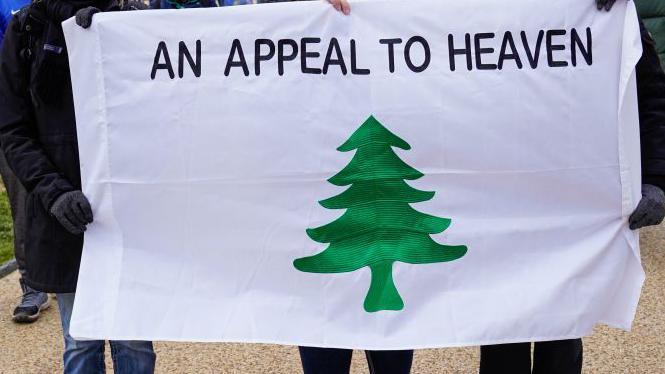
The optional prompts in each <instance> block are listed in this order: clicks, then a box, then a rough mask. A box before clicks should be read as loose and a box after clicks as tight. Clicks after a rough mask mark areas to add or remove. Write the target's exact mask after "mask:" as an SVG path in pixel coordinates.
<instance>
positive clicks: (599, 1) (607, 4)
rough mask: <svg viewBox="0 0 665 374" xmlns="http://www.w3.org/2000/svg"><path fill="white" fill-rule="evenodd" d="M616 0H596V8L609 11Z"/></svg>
mask: <svg viewBox="0 0 665 374" xmlns="http://www.w3.org/2000/svg"><path fill="white" fill-rule="evenodd" d="M616 2H617V1H616V0H596V6H598V10H603V9H605V10H607V11H608V12H609V10H610V9H612V7H613V6H614V3H616Z"/></svg>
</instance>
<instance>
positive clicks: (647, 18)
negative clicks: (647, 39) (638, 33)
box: [635, 0, 665, 67]
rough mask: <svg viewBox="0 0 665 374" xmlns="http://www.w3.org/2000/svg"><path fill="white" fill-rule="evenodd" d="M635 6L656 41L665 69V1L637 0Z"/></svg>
mask: <svg viewBox="0 0 665 374" xmlns="http://www.w3.org/2000/svg"><path fill="white" fill-rule="evenodd" d="M635 4H636V5H637V11H638V12H639V14H640V17H642V19H643V20H644V24H645V25H646V26H647V28H648V29H649V32H650V33H651V36H653V38H654V39H655V40H656V50H657V51H658V56H660V61H661V65H663V66H664V67H665V0H635Z"/></svg>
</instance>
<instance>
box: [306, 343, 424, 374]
mask: <svg viewBox="0 0 665 374" xmlns="http://www.w3.org/2000/svg"><path fill="white" fill-rule="evenodd" d="M299 349H300V360H301V361H302V367H303V371H304V373H305V374H348V373H349V370H350V369H351V356H352V355H353V351H352V350H350V349H337V348H318V347H299ZM365 357H366V358H367V364H368V365H369V372H370V374H408V373H409V372H410V371H411V363H412V362H413V351H412V350H405V351H365Z"/></svg>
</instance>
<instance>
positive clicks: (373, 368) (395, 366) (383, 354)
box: [365, 350, 413, 374]
mask: <svg viewBox="0 0 665 374" xmlns="http://www.w3.org/2000/svg"><path fill="white" fill-rule="evenodd" d="M365 356H366V357H367V365H368V366H369V372H370V374H409V373H410V372H411V364H413V350H403V351H365Z"/></svg>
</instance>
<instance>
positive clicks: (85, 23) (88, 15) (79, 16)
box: [76, 6, 101, 29]
mask: <svg viewBox="0 0 665 374" xmlns="http://www.w3.org/2000/svg"><path fill="white" fill-rule="evenodd" d="M99 12H101V10H99V8H95V7H94V6H89V7H86V8H83V9H79V10H78V11H77V12H76V24H77V25H79V26H81V27H83V28H84V29H87V28H88V27H90V25H92V16H94V15H95V13H99Z"/></svg>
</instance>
